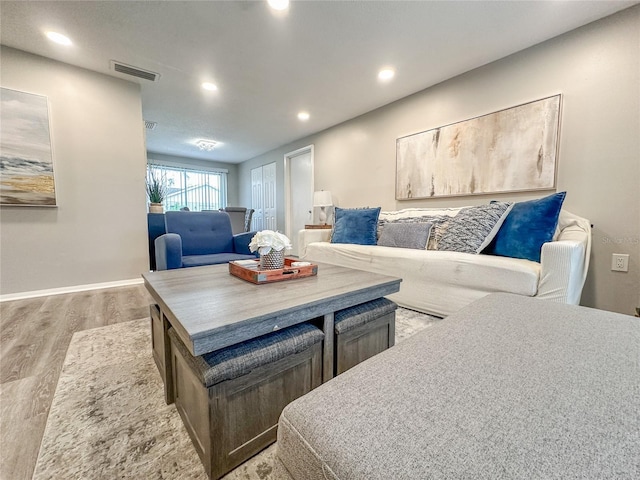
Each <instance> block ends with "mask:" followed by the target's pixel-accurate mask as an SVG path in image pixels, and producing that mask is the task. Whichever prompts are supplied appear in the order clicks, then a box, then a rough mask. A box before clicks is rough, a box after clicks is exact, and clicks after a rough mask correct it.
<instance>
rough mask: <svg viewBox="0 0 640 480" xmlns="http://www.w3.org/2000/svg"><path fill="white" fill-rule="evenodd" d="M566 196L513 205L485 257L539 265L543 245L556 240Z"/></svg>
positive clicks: (554, 196) (550, 196) (552, 196)
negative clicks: (489, 255)
mask: <svg viewBox="0 0 640 480" xmlns="http://www.w3.org/2000/svg"><path fill="white" fill-rule="evenodd" d="M566 195H567V192H560V193H555V194H553V195H549V196H548V197H544V198H540V199H538V200H530V201H528V202H518V203H516V204H514V205H513V208H512V209H511V212H509V215H508V216H507V218H506V219H505V221H504V223H503V224H502V227H500V230H499V231H498V234H497V235H496V237H495V239H494V240H493V242H491V244H490V245H489V246H488V247H487V249H486V250H485V251H484V252H483V253H489V254H493V255H500V256H502V257H512V258H524V259H526V260H532V261H534V262H540V253H541V251H542V244H543V243H546V242H550V241H551V240H553V234H554V233H555V231H556V227H557V226H558V216H559V215H560V209H561V208H562V202H564V198H565V196H566Z"/></svg>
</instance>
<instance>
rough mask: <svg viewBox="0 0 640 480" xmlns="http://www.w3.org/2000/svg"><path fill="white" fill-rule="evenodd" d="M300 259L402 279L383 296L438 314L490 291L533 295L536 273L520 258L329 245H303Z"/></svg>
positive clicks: (533, 265) (534, 265) (535, 266)
mask: <svg viewBox="0 0 640 480" xmlns="http://www.w3.org/2000/svg"><path fill="white" fill-rule="evenodd" d="M304 260H306V261H310V262H322V263H328V264H331V265H339V266H341V267H347V268H356V269H359V270H366V271H368V272H373V273H380V274H382V275H391V276H397V277H402V283H401V284H400V291H399V292H398V293H394V294H392V295H389V296H388V298H389V299H390V300H392V301H394V302H396V303H397V304H399V305H401V306H407V307H409V308H412V309H414V310H418V311H421V312H427V313H431V314H433V315H438V316H446V315H450V314H452V313H454V312H455V311H457V310H459V309H460V308H462V307H463V306H465V305H467V304H469V303H470V302H472V301H474V300H477V299H478V298H480V297H483V296H484V295H486V294H487V293H491V292H509V293H516V294H518V295H525V296H533V295H535V294H536V292H537V290H538V281H539V279H540V269H541V265H540V264H539V263H536V262H531V261H529V260H522V259H519V258H507V257H498V256H494V255H471V254H468V253H460V252H444V251H442V252H441V251H435V250H416V249H413V248H391V247H381V246H379V245H347V244H331V243H328V242H314V243H311V244H309V245H307V249H306V254H305V256H304Z"/></svg>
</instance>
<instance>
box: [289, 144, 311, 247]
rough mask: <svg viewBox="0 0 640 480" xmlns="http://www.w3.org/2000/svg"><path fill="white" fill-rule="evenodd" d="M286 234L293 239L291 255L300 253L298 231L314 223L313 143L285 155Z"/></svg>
mask: <svg viewBox="0 0 640 480" xmlns="http://www.w3.org/2000/svg"><path fill="white" fill-rule="evenodd" d="M285 172H286V178H287V190H286V210H287V214H286V221H285V230H286V235H287V237H289V239H291V243H292V244H293V249H292V250H291V251H290V254H291V255H296V256H297V255H298V246H297V243H298V232H299V231H300V230H302V229H303V228H304V226H305V225H306V224H308V223H313V145H310V146H308V147H304V148H301V149H299V150H296V151H294V152H290V153H287V154H286V155H285Z"/></svg>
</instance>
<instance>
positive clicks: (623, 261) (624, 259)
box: [611, 253, 629, 272]
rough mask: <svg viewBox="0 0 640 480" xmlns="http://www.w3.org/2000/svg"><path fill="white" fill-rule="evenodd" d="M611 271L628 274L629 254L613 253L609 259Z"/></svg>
mask: <svg viewBox="0 0 640 480" xmlns="http://www.w3.org/2000/svg"><path fill="white" fill-rule="evenodd" d="M611 270H613V271H614V272H628V271H629V254H628V253H614V254H613V255H612V257H611Z"/></svg>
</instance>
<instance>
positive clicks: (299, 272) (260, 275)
mask: <svg viewBox="0 0 640 480" xmlns="http://www.w3.org/2000/svg"><path fill="white" fill-rule="evenodd" d="M293 263H303V264H306V265H302V266H298V265H296V266H293V265H292V264H293ZM229 273H230V274H231V275H233V276H235V277H238V278H241V279H242V280H246V281H247V282H251V283H255V284H257V285H260V284H262V283H273V282H281V281H283V280H293V279H294V278H304V277H311V276H313V275H317V274H318V265H315V264H313V263H309V262H299V261H298V260H296V259H291V258H285V259H284V268H279V269H276V270H260V260H258V259H256V260H236V261H231V262H229Z"/></svg>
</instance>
